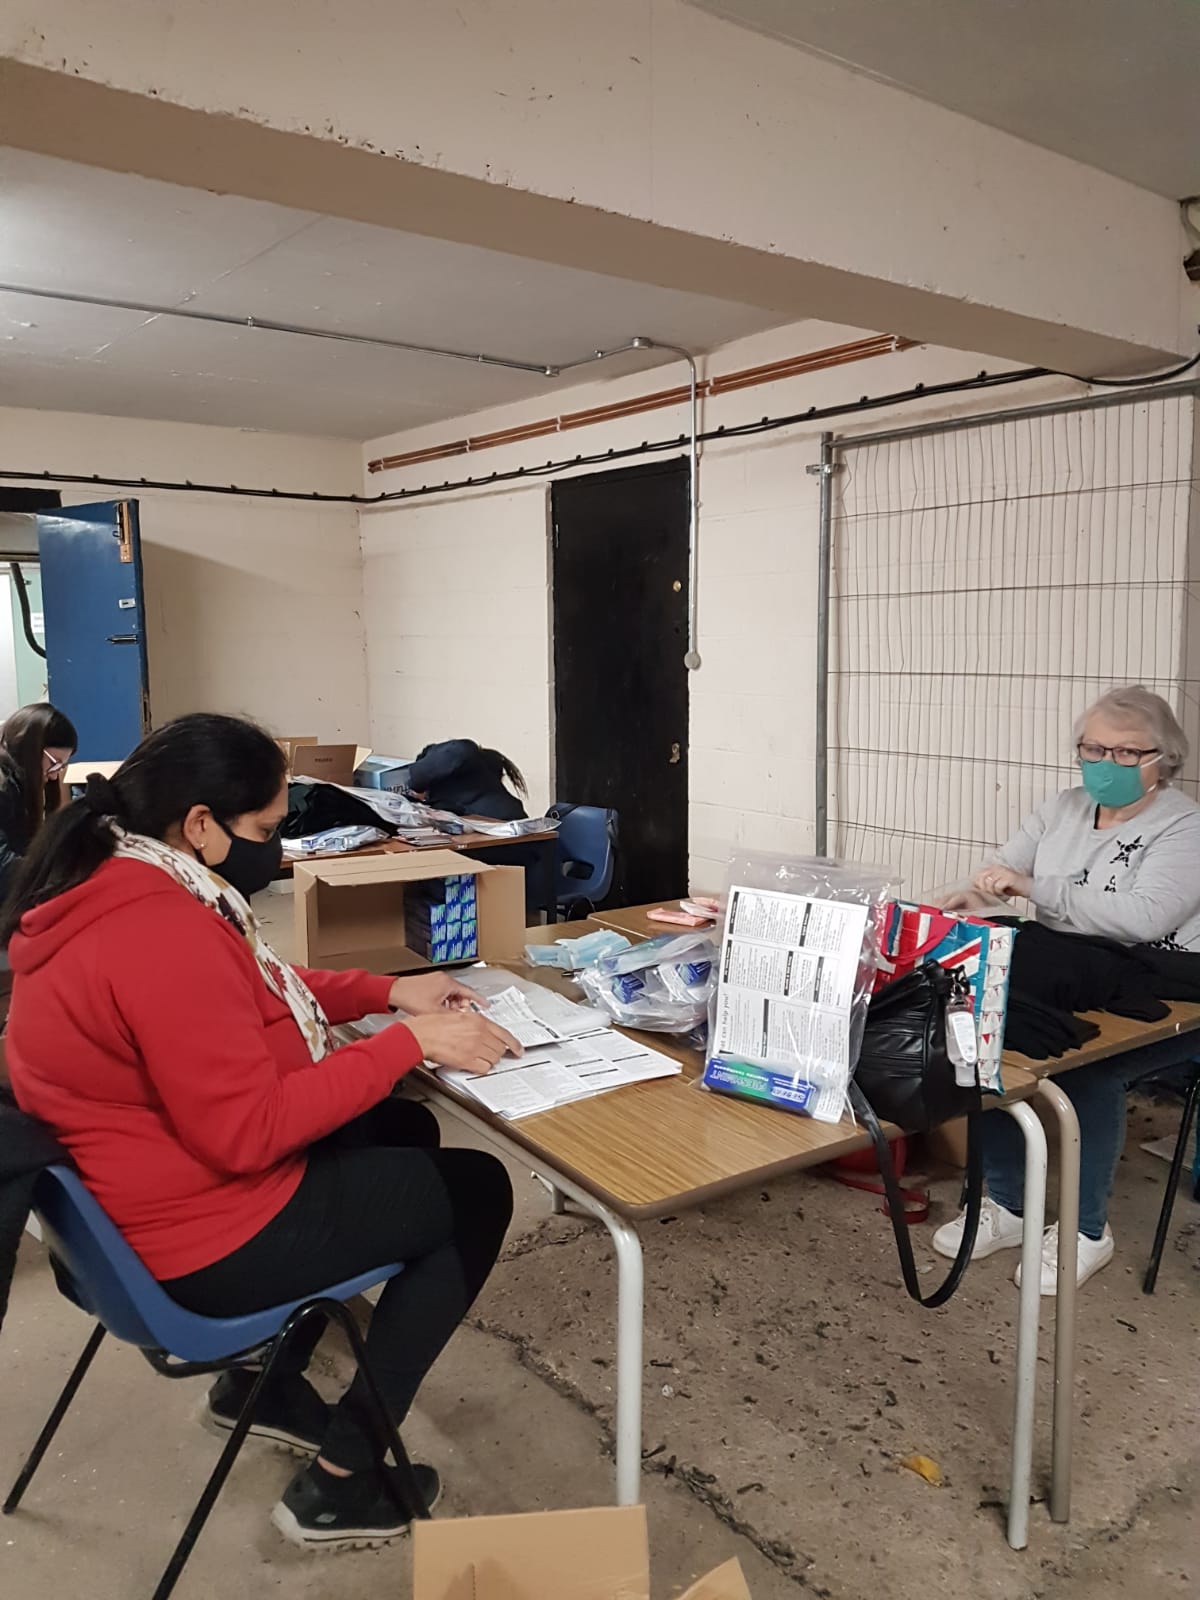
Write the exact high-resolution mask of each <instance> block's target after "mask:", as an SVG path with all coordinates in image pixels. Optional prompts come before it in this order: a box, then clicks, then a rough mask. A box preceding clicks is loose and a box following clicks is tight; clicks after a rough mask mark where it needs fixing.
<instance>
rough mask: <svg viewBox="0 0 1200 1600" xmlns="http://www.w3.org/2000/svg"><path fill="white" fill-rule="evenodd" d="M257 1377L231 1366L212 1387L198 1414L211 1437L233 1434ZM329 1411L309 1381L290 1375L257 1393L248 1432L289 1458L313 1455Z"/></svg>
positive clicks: (327, 1424)
mask: <svg viewBox="0 0 1200 1600" xmlns="http://www.w3.org/2000/svg"><path fill="white" fill-rule="evenodd" d="M255 1376H256V1374H255V1373H254V1372H252V1371H250V1370H249V1369H248V1368H246V1367H233V1368H231V1369H230V1371H228V1372H223V1373H222V1374H221V1376H220V1377H219V1378H218V1379H217V1381H216V1383H214V1384H213V1386H212V1388H211V1389H210V1390H209V1391H208V1397H207V1399H206V1400H205V1402H204V1409H203V1411H202V1412H201V1414H200V1421H201V1423H202V1424H203V1426H204V1427H206V1428H207V1429H208V1431H209V1432H210V1433H230V1432H232V1430H233V1425H234V1423H235V1422H236V1421H237V1419H238V1417H239V1415H240V1414H241V1410H242V1406H243V1405H244V1404H245V1402H246V1396H247V1395H248V1394H249V1393H250V1389H251V1386H252V1385H253V1383H254V1379H255ZM329 1410H330V1408H329V1407H328V1406H327V1405H326V1404H325V1402H324V1400H322V1399H321V1396H320V1395H319V1394H318V1393H317V1391H316V1390H315V1389H314V1388H313V1386H312V1384H311V1383H309V1381H308V1379H307V1378H305V1377H303V1376H302V1375H301V1374H300V1373H289V1374H288V1375H287V1376H285V1377H282V1378H276V1379H274V1380H273V1381H272V1382H271V1383H269V1384H268V1385H267V1386H266V1388H264V1390H263V1392H262V1393H261V1394H260V1395H259V1397H258V1405H257V1406H256V1407H255V1414H254V1420H253V1422H251V1424H250V1433H251V1435H252V1436H253V1437H254V1438H256V1439H269V1440H270V1442H271V1443H272V1444H277V1445H279V1446H280V1447H281V1448H282V1449H284V1450H288V1451H290V1452H291V1453H292V1454H293V1455H299V1456H315V1455H316V1453H317V1451H318V1450H319V1449H320V1448H321V1442H322V1440H323V1439H324V1438H325V1434H326V1431H327V1429H328V1427H329Z"/></svg>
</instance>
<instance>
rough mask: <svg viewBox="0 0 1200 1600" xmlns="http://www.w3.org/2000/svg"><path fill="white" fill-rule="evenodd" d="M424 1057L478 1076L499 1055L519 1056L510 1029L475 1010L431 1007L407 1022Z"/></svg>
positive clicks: (490, 1067) (491, 1065) (489, 1067)
mask: <svg viewBox="0 0 1200 1600" xmlns="http://www.w3.org/2000/svg"><path fill="white" fill-rule="evenodd" d="M408 1028H409V1031H410V1032H411V1033H412V1034H414V1035H415V1037H416V1041H417V1043H418V1044H419V1045H420V1046H421V1053H422V1055H424V1057H425V1059H426V1060H427V1061H432V1062H434V1063H436V1065H437V1066H439V1067H452V1068H454V1069H455V1070H456V1071H458V1072H474V1073H476V1074H477V1075H478V1076H480V1077H482V1075H483V1074H484V1073H485V1072H490V1071H491V1070H492V1068H493V1067H494V1066H495V1065H496V1063H497V1061H499V1060H500V1058H501V1056H505V1055H509V1056H519V1055H521V1054H522V1050H521V1046H520V1045H519V1044H518V1043H517V1041H516V1040H515V1039H514V1038H513V1036H512V1034H511V1033H507V1032H505V1030H504V1029H503V1028H501V1027H498V1026H497V1024H496V1023H494V1022H491V1021H489V1019H488V1018H487V1017H485V1016H482V1015H481V1014H480V1013H479V1012H478V1011H446V1010H442V1011H435V1012H430V1013H427V1014H426V1015H424V1016H415V1017H413V1018H412V1019H411V1021H410V1022H409V1024H408Z"/></svg>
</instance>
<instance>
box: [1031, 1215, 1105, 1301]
mask: <svg viewBox="0 0 1200 1600" xmlns="http://www.w3.org/2000/svg"><path fill="white" fill-rule="evenodd" d="M1115 1249H1116V1245H1115V1244H1114V1243H1113V1235H1112V1229H1111V1228H1110V1227H1108V1225H1107V1224H1106V1225H1105V1228H1104V1233H1103V1235H1102V1236H1101V1237H1100V1238H1099V1239H1089V1238H1088V1237H1087V1235H1086V1234H1084V1233H1081V1234H1080V1235H1079V1263H1078V1266H1077V1268H1076V1272H1075V1282H1076V1283H1077V1284H1084V1283H1086V1282H1087V1281H1088V1279H1089V1278H1092V1277H1094V1276H1095V1275H1096V1273H1097V1272H1099V1271H1100V1268H1101V1267H1106V1266H1107V1265H1108V1263H1109V1262H1110V1261H1111V1260H1112V1258H1113V1251H1114V1250H1115ZM1013 1281H1014V1282H1015V1283H1016V1285H1017V1287H1018V1288H1020V1286H1021V1269H1020V1267H1018V1268H1017V1271H1016V1275H1015V1278H1014V1280H1013ZM1041 1293H1042V1294H1057V1293H1058V1223H1057V1222H1052V1223H1051V1224H1050V1226H1049V1227H1048V1228H1047V1229H1046V1231H1045V1233H1044V1234H1043V1235H1042V1282H1041Z"/></svg>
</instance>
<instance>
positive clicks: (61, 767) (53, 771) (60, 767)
mask: <svg viewBox="0 0 1200 1600" xmlns="http://www.w3.org/2000/svg"><path fill="white" fill-rule="evenodd" d="M66 770H67V763H66V762H65V761H49V762H47V763H46V776H47V778H57V777H58V775H59V773H60V772H65V771H66Z"/></svg>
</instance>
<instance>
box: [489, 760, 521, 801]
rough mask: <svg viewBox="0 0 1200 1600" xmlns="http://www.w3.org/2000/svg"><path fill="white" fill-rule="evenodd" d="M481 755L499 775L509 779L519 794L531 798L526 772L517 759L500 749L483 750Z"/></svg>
mask: <svg viewBox="0 0 1200 1600" xmlns="http://www.w3.org/2000/svg"><path fill="white" fill-rule="evenodd" d="M480 755H482V757H483V759H484V760H485V761H486V762H487V764H488V765H489V766H490V767H491V769H492V771H493V772H495V773H496V774H497V775H498V776H499V777H501V778H504V779H507V781H508V782H509V783H510V784H511V785H512V787H513V788H514V789H515V790H516V791H517V793H518V794H519V795H523V796H524V797H525V799H527V800H528V798H529V785H528V784H527V783H526V782H525V774H524V773H523V772H522V771H521V769H520V767H519V766H518V765H517V763H516V762H515V761H511V760H509V758H508V756H506V755H502V754H501V752H500V751H499V750H481V751H480Z"/></svg>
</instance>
